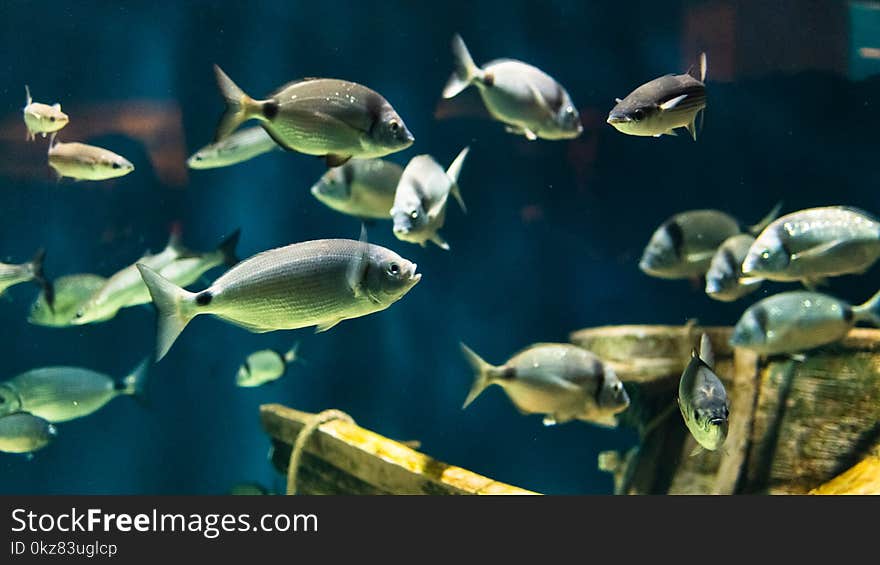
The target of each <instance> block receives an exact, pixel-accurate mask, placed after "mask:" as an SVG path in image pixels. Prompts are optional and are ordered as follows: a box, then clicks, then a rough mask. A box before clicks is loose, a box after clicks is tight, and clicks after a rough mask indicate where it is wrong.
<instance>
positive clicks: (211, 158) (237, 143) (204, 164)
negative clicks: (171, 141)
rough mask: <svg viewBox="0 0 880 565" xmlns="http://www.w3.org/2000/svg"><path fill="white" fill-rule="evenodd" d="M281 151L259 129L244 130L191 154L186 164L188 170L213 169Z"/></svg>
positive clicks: (266, 134) (262, 130) (257, 127)
mask: <svg viewBox="0 0 880 565" xmlns="http://www.w3.org/2000/svg"><path fill="white" fill-rule="evenodd" d="M278 149H281V148H280V147H279V146H278V144H277V143H275V140H273V139H272V138H271V137H270V136H269V134H268V133H266V131H265V130H264V129H263V128H261V127H259V126H256V127H252V128H245V129H242V130H239V131H236V132H235V133H233V134H231V135H230V136H229V137H227V138H226V139H223V140H222V141H218V142H216V143H211V144H209V145H206V146H204V147H202V148H201V149H199V150H198V151H196V152H195V153H193V154H192V156H191V157H190V158H189V159H187V161H186V164H187V166H189V168H190V169H214V168H217V167H228V166H229V165H235V164H237V163H242V162H244V161H248V160H250V159H253V158H254V157H257V156H258V155H262V154H263V153H268V152H269V151H275V150H278Z"/></svg>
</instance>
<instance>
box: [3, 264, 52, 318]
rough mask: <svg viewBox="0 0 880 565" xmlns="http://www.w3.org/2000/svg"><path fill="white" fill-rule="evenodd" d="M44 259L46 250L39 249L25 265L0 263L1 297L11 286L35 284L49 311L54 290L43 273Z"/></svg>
mask: <svg viewBox="0 0 880 565" xmlns="http://www.w3.org/2000/svg"><path fill="white" fill-rule="evenodd" d="M45 258H46V250H45V249H39V250H37V252H36V254H34V258H33V259H31V260H30V261H28V262H27V263H21V264H18V265H15V264H10V263H0V295H3V293H4V292H6V289H8V288H9V287H11V286H15V285H17V284H22V283H26V282H30V281H34V282H35V283H37V284H38V285H39V286H40V287H41V288H42V292H43V296H44V297H45V298H46V302H47V304H48V306H49V308H50V309H51V308H52V306H53V305H54V304H55V289H54V287H53V286H52V283H51V282H50V281H49V279H47V278H46V275H45V273H44V272H43V260H44V259H45Z"/></svg>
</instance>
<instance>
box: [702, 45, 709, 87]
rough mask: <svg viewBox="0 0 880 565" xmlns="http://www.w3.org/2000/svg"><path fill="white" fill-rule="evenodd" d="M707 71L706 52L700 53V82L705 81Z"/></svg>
mask: <svg viewBox="0 0 880 565" xmlns="http://www.w3.org/2000/svg"><path fill="white" fill-rule="evenodd" d="M708 72H709V61H708V60H707V59H706V52H705V51H703V52H702V53H700V82H706V74H707V73H708Z"/></svg>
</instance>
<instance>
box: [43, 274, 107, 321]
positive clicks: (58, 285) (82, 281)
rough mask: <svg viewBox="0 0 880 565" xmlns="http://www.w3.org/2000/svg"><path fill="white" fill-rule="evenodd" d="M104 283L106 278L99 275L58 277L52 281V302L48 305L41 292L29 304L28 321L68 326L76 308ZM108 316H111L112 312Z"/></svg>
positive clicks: (44, 294)
mask: <svg viewBox="0 0 880 565" xmlns="http://www.w3.org/2000/svg"><path fill="white" fill-rule="evenodd" d="M106 283H107V279H105V278H104V277H102V276H100V275H92V274H77V275H66V276H63V277H59V278H57V279H55V280H54V281H53V282H52V284H53V285H54V287H55V301H54V304H53V305H52V306H51V307H50V306H49V303H48V302H47V300H46V293H45V292H41V293H40V295H39V296H37V299H36V300H34V303H33V304H32V305H31V311H30V314H29V316H28V322H30V323H31V324H35V325H37V326H50V327H65V326H70V325H72V323H71V320H73V317H74V316H75V315H76V312H77V310H79V309H80V307H81V306H82V305H83V304H84V303H85V302H86V301H88V299H89V298H91V296H92V295H93V294H95V292H97V291H98V290H99V289H100V288H101V287H102V286H104V285H105V284H106ZM110 317H111V318H112V317H113V316H112V314H111V315H110ZM105 319H109V318H105Z"/></svg>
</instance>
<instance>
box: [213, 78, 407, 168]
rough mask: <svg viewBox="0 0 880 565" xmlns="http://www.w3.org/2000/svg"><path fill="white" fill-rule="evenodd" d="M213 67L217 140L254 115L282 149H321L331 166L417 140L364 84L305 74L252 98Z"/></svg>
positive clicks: (394, 149) (314, 151) (310, 151)
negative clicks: (218, 101) (220, 101)
mask: <svg viewBox="0 0 880 565" xmlns="http://www.w3.org/2000/svg"><path fill="white" fill-rule="evenodd" d="M214 73H215V75H216V77H217V85H218V86H219V88H220V92H221V94H222V95H223V98H224V99H225V100H226V105H227V108H226V112H225V113H224V114H223V116H222V117H221V119H220V124H219V125H218V126H217V133H216V136H215V141H220V140H222V139H225V138H226V137H227V136H229V134H230V133H232V131H234V130H235V129H236V128H237V127H238V126H239V124H241V123H243V122H246V121H247V120H250V119H257V120H259V121H260V125H262V126H263V128H264V129H265V130H266V132H267V133H268V134H269V135H270V136H272V139H274V140H275V142H276V143H277V144H278V145H280V146H281V147H283V148H284V149H288V150H290V151H299V152H300V153H305V154H307V155H319V156H321V157H324V158H325V160H326V162H327V165H328V166H330V167H335V166H339V165H341V164H343V163H345V162H346V161H347V160H348V159H350V158H352V157H357V158H361V159H366V158H370V157H383V156H385V155H389V154H391V153H394V152H397V151H401V150H403V149H406V148H407V147H409V146H410V145H412V144H413V141H414V140H415V138H414V137H413V135H412V134H411V133H410V132H409V130H408V129H407V128H406V124H404V123H403V120H402V119H401V117H400V116H399V115H398V114H397V112H396V111H395V110H394V108H392V107H391V104H389V103H388V101H387V100H385V98H383V97H382V96H381V95H380V94H379V93H378V92H375V91H373V90H370V89H369V88H367V87H366V86H362V85H360V84H357V83H354V82H349V81H346V80H338V79H330V78H305V79H302V80H298V81H294V82H291V83H288V84H286V85H284V86H282V87H281V88H279V89H278V90H277V91H275V92H274V93H272V94H271V95H270V96H269V97H268V98H267V99H266V100H254V99H253V98H251V97H250V96H248V95H247V94H245V93H244V91H242V90H241V89H240V88H239V87H238V86H237V85H236V84H235V83H234V82H232V79H230V78H229V77H228V76H227V75H226V73H224V72H223V71H222V70H221V69H220V67H218V66H217V65H214Z"/></svg>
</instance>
